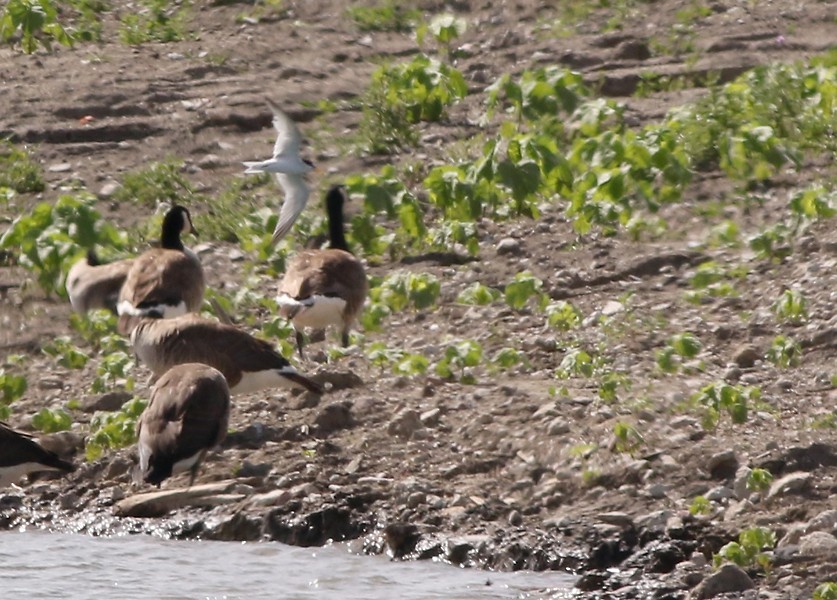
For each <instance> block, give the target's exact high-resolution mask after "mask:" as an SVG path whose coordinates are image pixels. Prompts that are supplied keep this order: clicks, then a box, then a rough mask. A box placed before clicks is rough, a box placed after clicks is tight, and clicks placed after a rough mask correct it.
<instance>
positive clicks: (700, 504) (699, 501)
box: [689, 496, 712, 516]
mask: <svg viewBox="0 0 837 600" xmlns="http://www.w3.org/2000/svg"><path fill="white" fill-rule="evenodd" d="M711 513H712V503H711V502H709V500H707V499H706V496H695V498H694V500H692V503H691V504H690V505H689V514H692V515H695V516H697V515H703V516H706V515H709V514H711Z"/></svg>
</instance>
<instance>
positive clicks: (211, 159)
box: [198, 154, 223, 169]
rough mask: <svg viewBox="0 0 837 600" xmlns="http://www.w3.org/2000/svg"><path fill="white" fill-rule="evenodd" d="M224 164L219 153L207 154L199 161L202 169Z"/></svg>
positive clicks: (214, 167)
mask: <svg viewBox="0 0 837 600" xmlns="http://www.w3.org/2000/svg"><path fill="white" fill-rule="evenodd" d="M222 164H223V161H222V160H221V157H220V156H218V155H217V154H206V155H204V156H202V157H201V159H200V160H199V161H198V166H199V167H200V168H201V169H217V168H218V167H220V166H221V165H222Z"/></svg>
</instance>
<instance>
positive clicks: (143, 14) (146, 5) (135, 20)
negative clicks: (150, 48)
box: [119, 0, 190, 46]
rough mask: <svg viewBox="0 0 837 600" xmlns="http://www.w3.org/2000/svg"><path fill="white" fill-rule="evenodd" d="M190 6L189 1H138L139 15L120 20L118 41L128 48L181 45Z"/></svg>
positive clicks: (127, 16) (124, 16) (127, 14)
mask: <svg viewBox="0 0 837 600" xmlns="http://www.w3.org/2000/svg"><path fill="white" fill-rule="evenodd" d="M189 6H190V1H189V0H181V2H178V3H172V2H169V1H168V0H141V1H140V9H139V10H138V11H135V12H130V13H126V14H123V15H122V16H121V17H120V19H119V21H120V23H119V37H120V39H121V40H122V41H123V42H124V43H126V44H128V45H130V46H137V45H140V44H145V43H147V42H162V43H167V42H177V41H180V40H182V39H184V38H185V37H186V21H187V19H188V10H189Z"/></svg>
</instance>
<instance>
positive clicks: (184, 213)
mask: <svg viewBox="0 0 837 600" xmlns="http://www.w3.org/2000/svg"><path fill="white" fill-rule="evenodd" d="M184 233H192V234H194V235H198V232H197V230H196V229H195V226H194V225H192V216H191V215H190V214H189V210H188V209H187V208H185V207H183V206H177V205H176V206H173V207H171V208H170V209H169V212H167V213H166V216H165V217H163V235H162V237H161V242H162V243H161V245H162V247H163V248H169V249H172V250H182V249H183V242H182V241H181V240H180V236H181V235H182V234H184Z"/></svg>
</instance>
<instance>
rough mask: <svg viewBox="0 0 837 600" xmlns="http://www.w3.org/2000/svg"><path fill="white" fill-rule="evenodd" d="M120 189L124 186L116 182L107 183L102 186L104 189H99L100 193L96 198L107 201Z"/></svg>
mask: <svg viewBox="0 0 837 600" xmlns="http://www.w3.org/2000/svg"><path fill="white" fill-rule="evenodd" d="M120 187H122V186H121V185H120V184H119V183H117V182H116V181H106V182H105V183H103V184H102V187H100V188H99V191H98V192H96V196H98V198H99V200H107V199H108V198H110V197H111V196H113V195H114V194H115V193H116V191H117V190H118V189H119V188H120Z"/></svg>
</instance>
